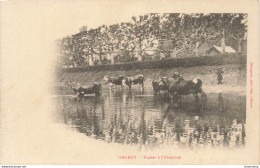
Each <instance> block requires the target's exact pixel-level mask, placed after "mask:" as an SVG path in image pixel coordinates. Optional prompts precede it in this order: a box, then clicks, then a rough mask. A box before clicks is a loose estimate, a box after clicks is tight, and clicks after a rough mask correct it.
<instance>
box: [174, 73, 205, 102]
mask: <svg viewBox="0 0 260 168" xmlns="http://www.w3.org/2000/svg"><path fill="white" fill-rule="evenodd" d="M172 77H173V79H174V81H169V93H170V94H171V96H174V98H177V101H178V98H179V99H180V101H181V95H189V94H193V95H194V97H195V102H196V103H198V100H199V97H198V93H200V94H201V98H202V99H203V98H206V94H205V93H204V92H203V91H202V81H201V80H200V79H194V80H185V79H183V77H182V76H181V75H178V74H175V73H174V74H173V76H172Z"/></svg>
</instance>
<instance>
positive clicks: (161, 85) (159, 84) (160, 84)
mask: <svg viewBox="0 0 260 168" xmlns="http://www.w3.org/2000/svg"><path fill="white" fill-rule="evenodd" d="M166 80H167V77H162V78H159V79H155V80H153V81H152V85H153V91H154V95H157V94H158V93H159V95H160V90H163V91H168V89H169V84H168V83H167V82H166Z"/></svg>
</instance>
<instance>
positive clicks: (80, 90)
mask: <svg viewBox="0 0 260 168" xmlns="http://www.w3.org/2000/svg"><path fill="white" fill-rule="evenodd" d="M69 86H70V87H71V88H72V90H73V91H74V93H76V94H77V95H78V96H80V97H83V96H84V95H85V94H95V95H96V96H98V95H100V94H101V89H102V86H101V84H97V83H94V84H93V86H82V85H81V84H80V83H78V84H77V86H73V84H72V82H70V83H69Z"/></svg>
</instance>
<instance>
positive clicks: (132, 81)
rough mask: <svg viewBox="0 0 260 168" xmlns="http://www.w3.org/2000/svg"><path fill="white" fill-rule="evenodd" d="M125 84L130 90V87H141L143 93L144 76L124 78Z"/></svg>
mask: <svg viewBox="0 0 260 168" xmlns="http://www.w3.org/2000/svg"><path fill="white" fill-rule="evenodd" d="M125 84H126V85H127V86H128V87H129V89H130V90H131V86H132V85H138V84H139V85H140V86H141V90H142V91H143V89H144V76H143V75H141V74H140V75H136V76H133V77H126V79H125Z"/></svg>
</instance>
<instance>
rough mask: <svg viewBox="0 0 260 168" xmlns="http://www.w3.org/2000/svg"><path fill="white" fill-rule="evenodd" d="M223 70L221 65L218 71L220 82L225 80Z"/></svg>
mask: <svg viewBox="0 0 260 168" xmlns="http://www.w3.org/2000/svg"><path fill="white" fill-rule="evenodd" d="M223 73H224V72H223V71H222V69H221V67H218V72H217V75H218V84H223V82H222V80H223Z"/></svg>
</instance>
